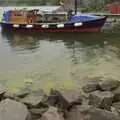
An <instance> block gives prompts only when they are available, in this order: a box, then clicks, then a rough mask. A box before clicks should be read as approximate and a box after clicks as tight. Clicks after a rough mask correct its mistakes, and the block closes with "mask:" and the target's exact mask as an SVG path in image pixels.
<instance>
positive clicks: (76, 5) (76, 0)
mask: <svg viewBox="0 0 120 120" xmlns="http://www.w3.org/2000/svg"><path fill="white" fill-rule="evenodd" d="M76 14H77V0H75V15H76Z"/></svg>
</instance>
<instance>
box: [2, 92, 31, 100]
mask: <svg viewBox="0 0 120 120" xmlns="http://www.w3.org/2000/svg"><path fill="white" fill-rule="evenodd" d="M28 94H30V91H28V90H21V91H18V92H16V93H12V92H10V91H7V92H6V93H5V94H4V97H5V98H10V99H13V100H17V101H18V100H19V99H20V98H24V97H26V96H27V95H28Z"/></svg>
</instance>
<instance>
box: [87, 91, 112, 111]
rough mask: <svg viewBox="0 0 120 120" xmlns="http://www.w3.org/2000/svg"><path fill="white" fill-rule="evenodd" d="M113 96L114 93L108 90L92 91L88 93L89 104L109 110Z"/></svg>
mask: <svg viewBox="0 0 120 120" xmlns="http://www.w3.org/2000/svg"><path fill="white" fill-rule="evenodd" d="M113 98H114V95H113V94H112V93H111V92H109V91H105V92H101V91H94V92H92V93H90V95H89V104H90V105H94V106H95V107H99V108H103V109H108V110H109V109H110V106H111V105H112V101H113Z"/></svg>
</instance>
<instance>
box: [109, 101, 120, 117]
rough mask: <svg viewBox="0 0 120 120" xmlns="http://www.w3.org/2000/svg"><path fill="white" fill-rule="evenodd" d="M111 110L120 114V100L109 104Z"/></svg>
mask: <svg viewBox="0 0 120 120" xmlns="http://www.w3.org/2000/svg"><path fill="white" fill-rule="evenodd" d="M111 110H112V111H113V113H116V114H117V115H120V102H116V103H113V104H112V106H111Z"/></svg>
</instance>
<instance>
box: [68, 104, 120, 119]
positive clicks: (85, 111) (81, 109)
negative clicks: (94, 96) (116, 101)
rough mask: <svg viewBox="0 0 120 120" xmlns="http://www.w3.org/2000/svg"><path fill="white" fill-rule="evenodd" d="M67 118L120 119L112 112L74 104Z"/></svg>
mask: <svg viewBox="0 0 120 120" xmlns="http://www.w3.org/2000/svg"><path fill="white" fill-rule="evenodd" d="M67 120H120V118H119V116H117V115H115V114H113V113H112V112H109V111H106V110H101V109H99V108H95V107H93V106H88V105H87V106H74V107H73V108H72V109H71V110H70V112H69V114H68V118H67Z"/></svg>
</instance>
